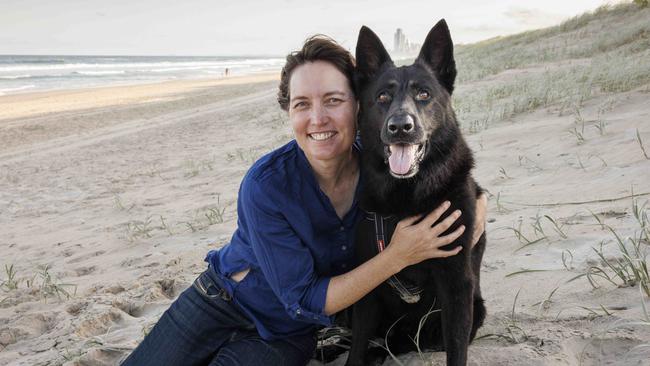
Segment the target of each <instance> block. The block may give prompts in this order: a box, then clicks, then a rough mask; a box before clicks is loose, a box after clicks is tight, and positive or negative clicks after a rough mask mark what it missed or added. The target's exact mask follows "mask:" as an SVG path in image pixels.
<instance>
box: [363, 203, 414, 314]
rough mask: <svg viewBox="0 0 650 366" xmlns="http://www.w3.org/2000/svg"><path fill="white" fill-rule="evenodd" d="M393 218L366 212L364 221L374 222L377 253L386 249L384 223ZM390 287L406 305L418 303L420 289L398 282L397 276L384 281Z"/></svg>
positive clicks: (404, 282)
mask: <svg viewBox="0 0 650 366" xmlns="http://www.w3.org/2000/svg"><path fill="white" fill-rule="evenodd" d="M392 217H393V216H385V217H384V216H381V215H379V214H378V213H376V212H366V219H367V220H370V221H374V222H375V237H376V243H377V253H380V252H382V251H384V249H386V241H385V234H384V221H385V220H388V219H390V218H392ZM386 282H387V283H388V284H389V285H390V287H392V288H393V290H395V292H397V294H398V295H399V297H400V298H401V299H402V300H403V301H404V302H406V303H409V304H415V303H416V302H418V301H420V294H421V293H422V288H421V287H418V286H415V285H412V284H410V283H408V282H406V281H400V279H399V278H397V275H396V274H395V275H392V276H391V277H390V278H389V279H388V280H387V281H386Z"/></svg>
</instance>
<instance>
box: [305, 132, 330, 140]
mask: <svg viewBox="0 0 650 366" xmlns="http://www.w3.org/2000/svg"><path fill="white" fill-rule="evenodd" d="M335 134H336V133H335V132H320V133H310V134H309V137H311V138H312V139H314V140H316V141H323V140H327V139H328V138H330V137H332V136H334V135H335Z"/></svg>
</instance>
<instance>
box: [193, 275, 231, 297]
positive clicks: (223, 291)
mask: <svg viewBox="0 0 650 366" xmlns="http://www.w3.org/2000/svg"><path fill="white" fill-rule="evenodd" d="M203 274H204V273H203ZM203 274H201V275H200V276H198V277H197V278H196V280H194V287H195V288H196V289H197V290H199V291H200V292H201V293H202V294H203V295H205V296H207V297H209V298H211V299H215V298H217V297H219V298H221V299H222V300H224V301H230V300H232V296H230V294H229V293H228V291H226V289H224V288H222V287H217V286H216V285H215V284H214V282H213V281H212V280H210V282H209V283H208V286H207V287H206V286H205V284H204V283H203V280H202V277H203ZM210 287H214V288H215V289H217V294H215V295H210V294H209V293H208V290H209V289H210Z"/></svg>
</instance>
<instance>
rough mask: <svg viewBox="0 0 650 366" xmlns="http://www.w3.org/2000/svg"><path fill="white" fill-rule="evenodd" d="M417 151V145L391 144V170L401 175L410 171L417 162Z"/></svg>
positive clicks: (389, 161)
mask: <svg viewBox="0 0 650 366" xmlns="http://www.w3.org/2000/svg"><path fill="white" fill-rule="evenodd" d="M416 151H417V145H401V144H400V145H390V157H389V158H388V165H390V170H391V171H392V172H393V173H395V174H399V175H404V174H406V173H408V172H409V170H410V169H411V166H413V163H414V162H415V152H416Z"/></svg>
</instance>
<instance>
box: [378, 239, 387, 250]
mask: <svg viewBox="0 0 650 366" xmlns="http://www.w3.org/2000/svg"><path fill="white" fill-rule="evenodd" d="M377 249H378V250H379V251H380V252H381V251H383V250H384V249H386V247H385V246H384V239H377Z"/></svg>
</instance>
